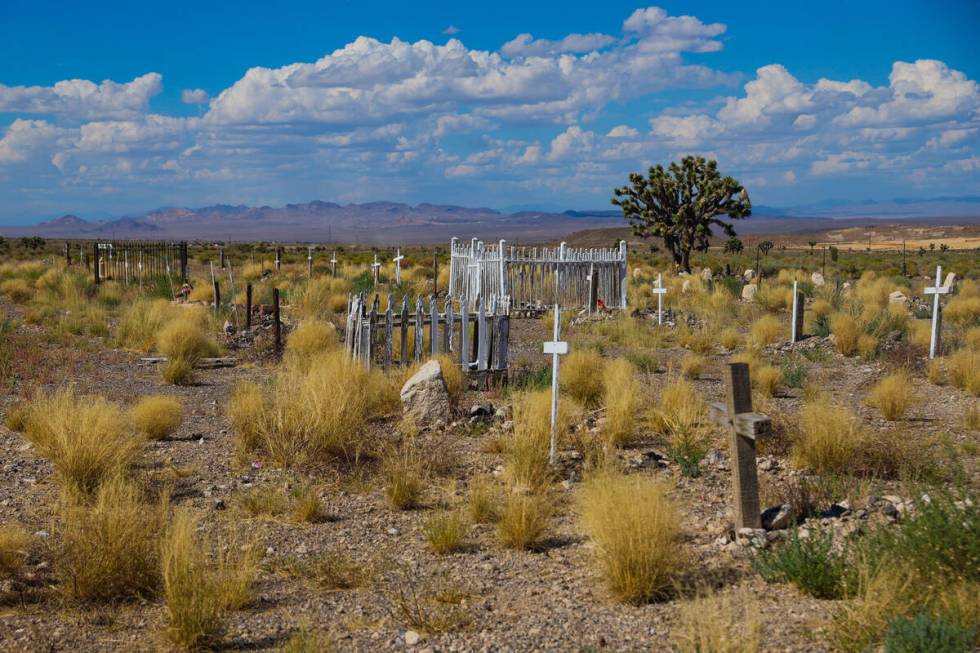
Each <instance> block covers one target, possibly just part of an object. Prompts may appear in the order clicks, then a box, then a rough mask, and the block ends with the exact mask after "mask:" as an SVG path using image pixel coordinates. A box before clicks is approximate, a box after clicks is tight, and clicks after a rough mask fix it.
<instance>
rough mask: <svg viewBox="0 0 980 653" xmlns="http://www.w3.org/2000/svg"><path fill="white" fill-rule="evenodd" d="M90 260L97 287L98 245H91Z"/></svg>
mask: <svg viewBox="0 0 980 653" xmlns="http://www.w3.org/2000/svg"><path fill="white" fill-rule="evenodd" d="M92 260H93V262H94V263H95V264H94V265H93V266H92V267H93V268H94V269H95V285H99V244H98V243H93V244H92Z"/></svg>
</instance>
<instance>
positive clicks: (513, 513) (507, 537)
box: [497, 492, 552, 550]
mask: <svg viewBox="0 0 980 653" xmlns="http://www.w3.org/2000/svg"><path fill="white" fill-rule="evenodd" d="M551 513H552V506H551V503H550V502H549V501H548V499H547V498H546V497H544V496H542V495H538V494H522V493H516V492H513V493H511V494H509V495H507V499H506V501H505V502H504V505H503V507H502V509H501V511H500V518H499V519H498V520H497V537H498V538H499V539H500V542H501V544H503V545H504V546H506V547H508V548H511V549H521V550H524V549H532V548H534V547H535V546H537V545H538V544H539V543H540V541H541V538H542V537H544V534H545V532H546V531H547V530H548V524H549V522H550V521H551Z"/></svg>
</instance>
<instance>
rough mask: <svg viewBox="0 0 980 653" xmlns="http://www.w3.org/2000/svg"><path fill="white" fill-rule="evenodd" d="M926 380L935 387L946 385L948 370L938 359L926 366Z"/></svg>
mask: <svg viewBox="0 0 980 653" xmlns="http://www.w3.org/2000/svg"><path fill="white" fill-rule="evenodd" d="M926 378H927V379H929V383H932V384H933V385H943V384H945V383H946V368H944V367H943V363H942V361H941V360H939V359H938V358H934V359H932V360H931V361H929V363H928V365H926Z"/></svg>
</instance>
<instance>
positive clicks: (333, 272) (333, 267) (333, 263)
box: [330, 250, 337, 277]
mask: <svg viewBox="0 0 980 653" xmlns="http://www.w3.org/2000/svg"><path fill="white" fill-rule="evenodd" d="M330 274H331V275H332V276H334V277H336V276H337V250H334V252H333V256H331V257H330Z"/></svg>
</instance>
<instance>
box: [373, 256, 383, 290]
mask: <svg viewBox="0 0 980 653" xmlns="http://www.w3.org/2000/svg"><path fill="white" fill-rule="evenodd" d="M380 267H381V264H380V263H378V255H377V254H375V255H374V263H372V264H371V269H372V270H373V271H374V285H378V268H380Z"/></svg>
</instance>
